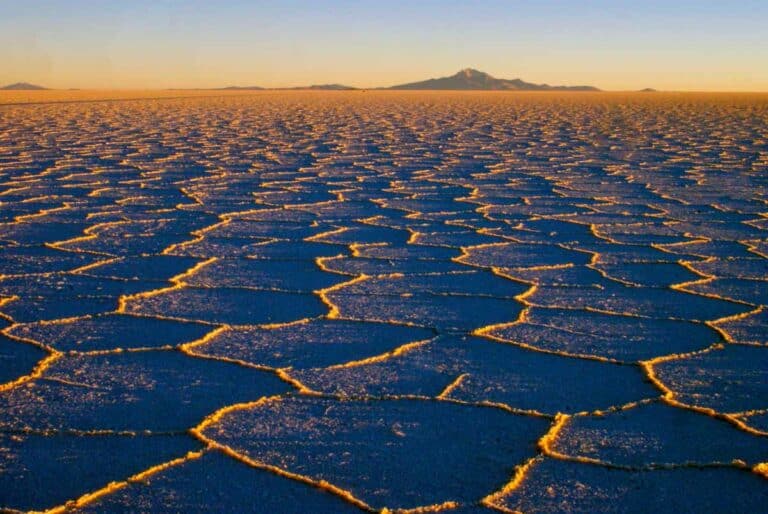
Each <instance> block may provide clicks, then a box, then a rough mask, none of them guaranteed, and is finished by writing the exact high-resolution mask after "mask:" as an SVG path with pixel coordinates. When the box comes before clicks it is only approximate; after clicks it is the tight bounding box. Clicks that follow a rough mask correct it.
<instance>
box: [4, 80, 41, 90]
mask: <svg viewBox="0 0 768 514" xmlns="http://www.w3.org/2000/svg"><path fill="white" fill-rule="evenodd" d="M43 89H48V88H47V87H43V86H36V85H35V84H29V83H28V82H16V83H15V84H8V85H7V86H3V87H0V90H3V91H41V90H43Z"/></svg>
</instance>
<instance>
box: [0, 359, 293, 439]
mask: <svg viewBox="0 0 768 514" xmlns="http://www.w3.org/2000/svg"><path fill="white" fill-rule="evenodd" d="M291 389H292V388H291V386H289V385H288V384H287V383H285V382H283V381H281V380H280V379H279V378H278V377H277V376H276V375H274V374H273V373H270V372H269V371H261V370H256V369H250V368H246V367H243V366H238V365H236V364H231V363H227V362H219V361H216V360H211V359H200V358H195V357H190V356H188V355H185V354H183V353H181V352H178V351H155V352H124V353H116V354H106V355H92V356H78V357H74V356H72V357H68V358H65V359H59V360H57V361H55V362H53V363H51V364H50V365H49V366H48V368H47V369H46V370H45V372H44V373H43V375H42V376H40V377H39V378H37V379H35V380H33V381H31V382H27V383H25V384H23V385H22V386H21V387H16V388H14V389H12V390H10V391H6V392H3V394H2V396H0V409H2V411H3V413H4V416H3V418H2V419H1V420H0V428H2V429H5V430H24V429H27V428H31V429H34V430H64V429H77V430H86V431H91V430H118V431H123V430H128V431H134V432H142V431H145V430H148V431H152V432H167V431H177V432H178V431H184V430H187V429H189V428H192V427H193V426H195V425H196V424H198V423H199V422H200V421H202V419H203V418H204V417H205V416H207V415H208V414H210V413H211V412H213V411H215V410H217V409H219V408H221V407H224V406H226V405H229V404H232V403H238V402H242V401H249V400H254V399H258V398H260V397H262V396H271V395H274V394H279V393H283V392H287V391H289V390H291Z"/></svg>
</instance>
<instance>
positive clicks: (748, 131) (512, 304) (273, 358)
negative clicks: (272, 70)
mask: <svg viewBox="0 0 768 514" xmlns="http://www.w3.org/2000/svg"><path fill="white" fill-rule="evenodd" d="M49 97H50V98H47V99H46V100H45V101H44V102H42V103H26V104H25V103H19V102H26V101H27V100H26V99H23V98H20V97H19V98H17V99H16V100H14V101H10V100H8V99H6V101H5V103H4V105H1V106H0V252H2V255H3V259H0V261H1V262H2V264H0V318H2V320H0V410H2V411H3V412H4V413H5V414H7V415H6V416H4V418H5V419H3V420H2V421H0V469H2V470H3V473H0V510H3V511H8V512H27V511H29V512H51V513H60V512H77V511H84V512H91V511H93V512H98V511H102V510H104V509H106V510H109V509H115V508H123V509H127V508H129V507H131V501H132V499H136V498H141V505H142V508H146V509H147V510H152V511H158V512H162V511H172V510H173V506H172V505H169V504H168V502H167V498H174V497H175V498H181V497H184V496H185V495H186V494H187V493H189V489H188V488H189V487H195V485H190V483H189V482H183V481H179V479H178V475H177V474H175V472H177V471H179V470H182V469H184V468H185V467H186V466H190V465H192V463H194V465H195V466H200V468H201V469H203V470H209V469H214V468H211V466H212V464H211V462H213V460H212V459H209V457H211V456H214V455H215V456H218V457H220V458H222V459H226V462H229V463H232V465H233V467H232V468H228V469H234V470H240V471H241V472H240V473H238V472H236V471H235V472H232V475H231V476H230V475H228V476H225V477H215V478H216V479H219V480H221V481H223V482H226V483H228V484H232V486H233V487H234V486H236V485H237V486H242V487H247V483H246V482H247V480H249V479H248V478H245V477H248V476H252V475H248V474H246V471H247V472H249V473H259V474H263V476H267V477H270V478H271V479H272V480H275V481H277V482H274V483H287V484H290V485H292V486H295V487H300V488H302V490H305V491H308V492H311V493H312V494H315V495H317V496H314V497H315V498H326V499H328V498H330V499H332V500H333V501H335V502H338V503H333V501H329V502H318V503H317V505H309V504H291V503H290V502H291V500H290V498H286V499H285V502H286V504H285V505H284V507H285V508H286V509H287V510H291V511H314V512H321V511H323V509H324V508H325V509H331V510H328V511H329V512H330V511H333V510H332V509H333V507H331V506H332V505H336V507H338V505H345V506H347V507H348V508H349V509H350V510H355V509H357V510H360V511H368V512H402V513H413V514H416V513H422V512H423V513H426V512H444V511H447V512H450V511H456V512H464V511H467V512H469V511H472V512H474V511H477V512H483V511H486V512H489V511H492V510H496V511H500V512H526V511H529V510H536V508H539V509H541V510H544V511H548V510H557V509H561V510H565V511H568V510H577V509H579V508H582V509H585V510H587V511H589V510H598V511H615V512H622V511H624V510H625V509H626V508H627V507H628V506H627V505H625V504H623V503H622V502H623V501H624V500H625V496H623V495H626V494H627V492H626V491H627V487H626V483H629V482H626V483H625V482H624V481H632V480H634V481H635V482H632V483H636V484H639V485H638V487H640V488H641V489H642V487H646V485H644V484H650V483H652V484H656V487H657V489H656V490H657V491H662V492H660V493H658V494H659V495H660V498H661V499H660V501H663V500H665V499H667V497H664V496H663V495H664V494H668V495H672V494H676V493H678V492H680V491H683V492H685V491H686V490H687V489H686V488H688V487H693V486H690V485H689V484H691V483H694V482H696V481H697V477H701V479H702V483H709V482H708V481H713V480H714V481H718V484H719V485H718V487H719V488H720V489H721V490H722V496H724V497H728V495H734V496H735V495H739V497H738V502H740V503H738V507H739V508H743V509H751V510H759V509H760V508H764V505H765V503H764V502H763V500H764V499H765V497H766V494H768V493H767V492H766V491H768V482H765V479H766V478H768V468H767V466H768V453H766V452H765V448H766V442H767V441H768V440H767V439H766V438H767V437H768V422H766V419H768V405H766V404H765V399H766V398H768V390H766V386H765V384H766V383H768V381H767V380H766V378H768V377H766V374H765V369H768V366H766V364H768V362H766V359H767V358H768V353H766V352H768V350H766V347H768V318H767V317H766V314H765V313H766V304H768V298H766V293H765V284H766V281H767V280H768V261H766V259H768V232H766V230H768V223H767V222H766V218H768V189H766V186H767V185H768V183H766V181H765V178H764V177H765V175H766V172H768V146H767V145H768V143H767V141H768V136H767V135H766V132H765V127H766V126H768V97H766V96H765V95H752V96H749V95H730V96H729V95H719V96H718V95H667V94H656V95H631V94H583V95H582V94H579V95H574V94H568V93H563V94H560V93H553V94H546V95H542V94H530V95H529V94H520V95H517V94H504V95H499V94H457V93H417V92H414V93H411V92H408V93H389V92H366V93H365V94H363V93H362V92H345V93H334V94H330V93H312V94H308V93H302V92H290V93H288V92H269V93H263V94H245V93H240V94H212V93H211V94H207V93H206V94H192V92H190V93H189V94H188V93H183V94H182V93H177V92H172V94H171V93H168V94H162V95H155V94H149V93H135V94H134V93H130V94H129V93H125V94H122V93H120V94H118V93H115V94H109V93H107V92H102V93H98V94H96V95H95V96H92V97H89V96H88V94H86V93H84V92H73V93H72V94H68V95H63V96H62V95H57V94H53V93H51V94H50V95H49ZM117 100H119V101H117ZM9 102H10V103H9ZM178 362H183V363H188V366H187V367H188V368H190V369H184V370H181V369H174V368H173V366H175V365H176V364H174V363H178ZM185 368H186V367H185ZM192 368H194V369H192ZM243 376H247V377H249V378H252V380H248V382H252V383H249V384H248V386H249V387H251V388H252V389H248V391H249V394H252V395H253V398H250V397H246V398H242V395H240V396H238V395H237V393H238V391H237V390H236V389H239V388H233V387H231V386H229V385H227V384H228V382H227V378H228V377H243ZM183 377H189V381H188V382H187V381H184V380H183ZM236 385H237V384H236ZM241 385H243V384H241ZM250 391H253V392H252V393H250ZM137 402H141V403H138V404H137ZM136 405H139V406H140V407H141V415H140V416H137V419H123V418H125V417H126V416H128V417H130V416H132V415H133V414H130V413H136V412H138V410H137V407H136ZM196 406H197V407H196ZM200 406H203V407H205V409H204V410H201V409H200ZM175 409H181V410H175ZM182 411H186V412H187V413H189V412H193V413H196V412H204V413H205V414H204V415H202V416H200V417H194V418H193V419H194V421H193V422H191V423H188V424H187V423H185V424H183V426H176V425H175V424H174V422H175V420H174V419H173V416H174V414H172V413H173V412H182ZM125 413H129V414H125ZM427 413H430V414H429V415H427ZM654 413H658V415H655V414H654ZM180 416H181V414H180ZM195 416H197V415H195ZM261 416H264V417H263V418H262V417H261ZM667 417H669V419H674V420H683V421H684V422H685V423H690V424H691V425H689V426H690V427H692V428H691V429H690V430H689V431H688V432H687V433H686V434H681V433H680V430H679V428H678V427H677V422H675V423H668V424H666V425H665V424H663V423H661V422H660V421H659V420H660V419H667ZM185 419H187V418H185ZM265 419H266V420H271V424H266V425H265V424H264V423H266V422H265V421H264V420H265ZM142 423H143V424H144V425H142ZM153 423H154V424H153ZM680 423H682V421H680ZM710 426H711V427H713V429H712V430H710V431H709V432H708V433H709V435H708V437H709V438H710V439H709V440H708V439H707V438H705V437H703V436H701V432H702V431H705V427H710ZM594 427H600V428H599V429H598V428H594ZM494 434H504V437H501V436H500V435H499V437H496V436H495V435H494ZM729 434H730V435H729ZM736 434H737V435H736ZM685 437H688V438H689V439H690V438H693V439H695V440H693V441H689V440H685V442H686V444H675V441H680V440H681V438H685ZM161 438H168V439H167V441H168V442H167V444H164V446H163V447H164V448H165V450H164V451H165V453H163V454H162V455H161V454H160V453H158V450H157V448H160V447H161V446H158V445H163V441H166V439H161ZM696 438H698V439H696ZM683 440H684V439H683ZM97 441H98V444H100V445H101V446H99V448H101V450H99V451H104V452H106V453H109V452H110V451H111V449H112V448H127V446H125V444H126V443H125V442H126V441H129V443H130V444H131V445H133V446H131V447H130V448H131V451H130V452H129V451H122V453H117V454H115V455H114V456H113V457H114V459H115V462H114V465H112V464H110V469H106V468H105V467H104V466H106V465H105V464H102V463H101V462H100V461H99V459H86V460H88V464H89V466H90V467H89V468H88V469H82V468H78V467H77V466H75V465H72V466H71V467H70V468H66V472H65V473H64V474H65V475H67V477H66V478H67V479H66V480H64V479H61V474H62V473H61V471H60V470H61V469H62V468H61V467H60V466H62V465H64V466H66V464H61V463H66V462H68V461H69V460H70V459H71V460H72V462H82V461H80V460H78V459H81V458H86V457H88V455H89V454H88V452H89V448H90V447H91V446H93V445H95V444H96V442H97ZM90 442H93V443H92V444H89V443H90ZM689 443H690V444H689ZM729 443H733V444H731V445H729ZM736 443H738V444H736ZM697 444H699V445H707V446H708V449H707V451H704V450H698V451H697V449H696V445H697ZM121 445H122V446H121ZM633 445H634V446H635V447H637V448H639V449H638V451H637V452H635V454H634V455H632V454H631V452H628V450H627V448H631V447H633ZM710 446H711V448H710ZM142 448H143V449H145V451H141V449H142ZM137 449H138V450H137ZM714 449H717V451H715V450H714ZM91 451H95V450H92V449H91ZM398 452H399V453H398ZM129 454H130V455H129ZM394 454H397V455H399V456H400V458H402V461H398V460H397V459H395V460H393V459H392V458H389V457H388V456H389V455H394ZM641 456H642V459H641ZM361 459H368V460H361ZM409 459H412V460H409ZM425 459H426V460H429V462H431V463H432V464H431V465H432V466H434V468H435V470H436V471H434V473H432V472H430V471H429V470H426V468H425V470H424V473H423V474H420V473H419V472H418V470H420V469H421V468H419V466H420V464H419V463H420V462H422V461H425ZM355 463H357V465H358V466H367V465H370V466H371V468H370V469H366V470H364V471H361V470H359V469H352V468H353V467H354V466H355V465H356V464H355ZM366 463H367V464H366ZM57 466H59V467H57ZM57 470H59V471H57ZM438 470H439V472H438ZM211 472H213V471H211ZM57 473H58V475H57ZM102 476H103V477H104V478H103V480H101V478H100V477H102ZM640 476H642V477H644V478H643V480H640V481H638V480H637V477H640ZM94 477H95V479H94ZM718 477H723V478H722V480H721V479H719V478H718ZM70 478H71V479H70ZM375 479H380V480H381V483H376V482H375ZM94 480H95V481H94ZM99 480H101V482H99ZM194 480H200V483H198V484H197V485H201V483H202V482H203V481H205V480H209V479H208V478H205V477H204V478H196V479H194ZM40 483H46V484H49V486H50V487H49V489H50V490H46V491H41V490H40V489H39V488H38V487H37V484H40ZM185 484H186V485H185ZM243 484H245V485H243ZM659 484H665V487H667V489H663V490H662V489H658V486H659ZM648 487H650V486H648ZM185 488H186V489H185ZM664 491H666V492H664ZM698 493H702V494H698ZM703 493H705V491H699V490H695V489H691V490H690V494H687V495H685V498H684V499H682V500H681V499H680V498H679V497H678V496H676V497H675V501H676V502H683V503H676V505H679V506H681V507H685V508H690V509H691V510H695V509H697V508H708V509H710V510H718V508H722V507H723V506H722V505H720V504H717V503H716V502H717V499H716V498H709V497H707V498H709V499H706V502H709V503H704V504H700V503H696V501H697V500H696V498H697V497H704V496H706V495H703ZM648 494H650V492H648ZM702 495H703V496H702ZM311 497H313V496H311V495H307V498H311ZM210 501H211V502H215V500H210ZM548 501H550V502H552V503H547V502H548ZM701 501H705V500H701ZM734 501H736V500H734ZM110 502H112V503H110ZM685 502H689V503H685ZM750 502H751V503H750ZM320 505H323V506H324V507H320ZM661 505H664V504H663V503H662V504H661ZM537 506H538V507H537ZM196 507H197V508H199V509H200V510H216V507H217V505H216V504H215V503H208V504H201V505H197V506H196ZM313 507H314V508H313ZM629 507H631V505H630V506H629ZM251 508H254V506H253V505H251ZM256 508H258V506H257V507H256Z"/></svg>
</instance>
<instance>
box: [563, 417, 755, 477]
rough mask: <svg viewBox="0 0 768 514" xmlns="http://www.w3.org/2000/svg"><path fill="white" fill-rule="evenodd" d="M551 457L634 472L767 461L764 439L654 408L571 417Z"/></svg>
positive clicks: (721, 423)
mask: <svg viewBox="0 0 768 514" xmlns="http://www.w3.org/2000/svg"><path fill="white" fill-rule="evenodd" d="M551 447H552V449H553V451H556V452H558V454H562V455H566V456H568V457H573V458H576V459H579V458H585V459H593V460H596V461H599V462H603V463H607V464H610V465H616V466H630V467H635V468H641V467H647V466H659V467H662V466H668V465H687V464H692V465H693V464H695V465H701V466H705V465H712V464H721V465H723V466H728V465H733V463H734V462H738V463H739V465H740V466H742V467H744V468H747V469H749V468H750V467H752V466H755V465H757V464H759V463H761V462H765V461H768V439H767V438H765V437H761V436H760V435H756V434H752V433H749V432H746V431H744V430H742V429H741V428H738V427H737V426H736V425H735V424H733V423H729V422H727V421H725V420H723V419H718V418H715V417H712V416H710V415H707V414H703V413H699V412H694V411H691V410H688V409H681V408H678V407H673V406H670V405H667V404H665V403H660V402H655V403H651V404H648V405H641V406H638V407H635V408H632V409H628V410H625V411H619V412H611V413H608V414H606V415H605V416H600V417H586V416H574V417H572V418H570V419H569V420H568V422H567V423H566V424H565V426H564V427H563V428H562V429H561V430H560V431H559V432H558V433H557V436H556V439H555V442H554V443H553V444H552V446H551Z"/></svg>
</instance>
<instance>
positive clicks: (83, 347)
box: [8, 313, 211, 352]
mask: <svg viewBox="0 0 768 514" xmlns="http://www.w3.org/2000/svg"><path fill="white" fill-rule="evenodd" d="M210 331H211V326H210V325H204V324H201V323H194V322H182V321H178V320H169V319H161V318H154V317H151V316H128V315H125V314H116V313H107V314H104V315H99V316H85V317H81V318H66V319H62V320H56V321H43V322H38V323H24V324H17V325H14V326H13V327H12V328H10V329H8V333H9V334H12V335H14V336H16V337H20V338H24V339H31V340H33V341H37V342H39V343H41V344H45V345H48V346H50V347H52V348H55V349H56V350H59V351H62V352H66V351H78V352H89V351H103V350H117V349H129V348H153V347H173V346H177V345H180V344H183V343H188V342H190V341H194V340H196V339H200V338H202V337H203V336H205V335H206V334H207V333H208V332H210Z"/></svg>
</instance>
